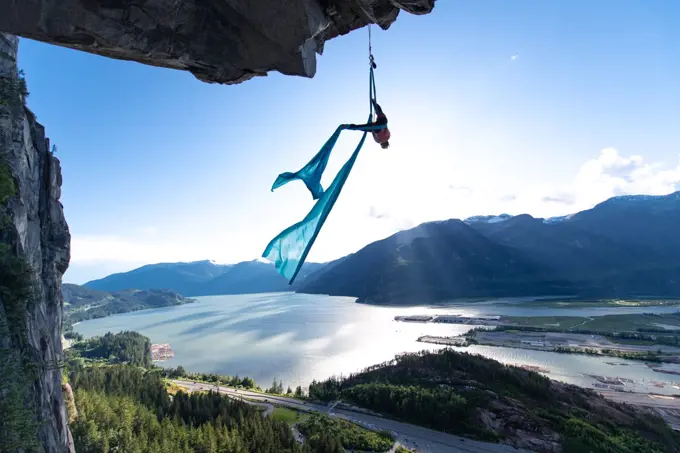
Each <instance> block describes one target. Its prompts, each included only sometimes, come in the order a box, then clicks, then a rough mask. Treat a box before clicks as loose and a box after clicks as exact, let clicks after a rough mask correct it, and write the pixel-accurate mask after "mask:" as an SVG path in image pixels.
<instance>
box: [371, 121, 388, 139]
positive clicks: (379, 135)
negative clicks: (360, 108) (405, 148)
mask: <svg viewBox="0 0 680 453" xmlns="http://www.w3.org/2000/svg"><path fill="white" fill-rule="evenodd" d="M381 120H382V121H381ZM381 123H382V124H385V129H380V130H378V131H373V140H375V141H376V142H378V143H385V142H386V141H388V140H389V139H390V130H389V129H388V128H387V117H386V116H385V114H382V115H378V118H376V121H375V123H374V124H381Z"/></svg>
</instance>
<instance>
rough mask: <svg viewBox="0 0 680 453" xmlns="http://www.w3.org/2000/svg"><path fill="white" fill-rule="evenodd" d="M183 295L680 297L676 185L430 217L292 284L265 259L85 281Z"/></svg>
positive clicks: (381, 299) (419, 299) (311, 266)
mask: <svg viewBox="0 0 680 453" xmlns="http://www.w3.org/2000/svg"><path fill="white" fill-rule="evenodd" d="M86 286H87V287H90V288H96V289H102V290H107V291H116V290H121V289H126V288H138V289H149V288H169V289H173V290H175V291H177V292H179V293H181V294H183V295H185V296H200V295H209V294H242V293H256V292H274V291H290V290H291V289H293V290H295V291H298V292H304V293H312V294H329V295H337V296H353V297H357V298H358V299H359V301H360V302H367V303H394V304H408V305H417V304H420V303H429V302H436V301H441V300H446V299H453V298H471V297H501V296H507V297H510V296H548V295H576V296H584V297H603V298H605V297H624V296H640V297H644V296H661V297H680V192H676V193H673V194H670V195H664V196H648V195H636V196H620V197H613V198H610V199H608V200H606V201H604V202H602V203H600V204H598V205H597V206H595V207H594V208H592V209H589V210H586V211H581V212H578V213H576V214H572V215H568V216H563V217H553V218H548V219H544V218H534V217H532V216H530V215H527V214H523V215H517V216H512V215H508V214H502V215H499V216H476V217H470V218H468V219H465V220H456V219H452V220H445V221H440V222H428V223H424V224H422V225H419V226H417V227H415V228H412V229H410V230H405V231H400V232H398V233H396V234H394V235H392V236H390V237H388V238H385V239H382V240H380V241H376V242H374V243H371V244H369V245H367V246H366V247H364V248H362V249H361V250H359V251H357V252H356V253H353V254H351V255H347V256H345V257H343V258H340V259H338V260H335V261H332V262H329V263H324V264H318V263H306V264H305V265H304V266H303V268H302V271H301V273H300V276H299V277H298V280H297V281H296V283H295V285H294V286H293V287H292V288H291V287H290V286H288V284H287V282H286V280H285V279H284V278H283V277H281V276H280V275H279V274H278V273H277V272H276V270H275V269H274V267H273V265H272V264H271V263H265V262H261V261H251V262H245V263H239V264H235V265H216V264H214V263H212V262H210V261H198V262H193V263H164V264H154V265H149V266H144V267H141V268H139V269H135V270H133V271H130V272H126V273H121V274H114V275H111V276H108V277H106V278H103V279H101V280H96V281H92V282H88V283H86Z"/></svg>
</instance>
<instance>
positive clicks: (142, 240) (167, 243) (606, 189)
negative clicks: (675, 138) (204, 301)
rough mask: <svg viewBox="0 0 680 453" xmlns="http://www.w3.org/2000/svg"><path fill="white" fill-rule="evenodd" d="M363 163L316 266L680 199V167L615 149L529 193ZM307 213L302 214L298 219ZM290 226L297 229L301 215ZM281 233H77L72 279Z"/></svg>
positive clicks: (243, 253) (441, 173)
mask: <svg viewBox="0 0 680 453" xmlns="http://www.w3.org/2000/svg"><path fill="white" fill-rule="evenodd" d="M421 157H422V154H421ZM364 160H365V161H367V162H366V163H367V164H368V165H364V167H363V170H364V171H363V173H364V175H361V173H362V172H361V171H358V172H357V173H358V174H356V175H353V176H354V181H355V182H354V183H353V184H351V185H349V186H348V187H347V188H346V189H345V190H344V191H343V196H342V197H341V198H340V200H339V202H338V204H337V205H336V209H335V210H334V213H333V215H332V216H331V217H330V220H329V222H328V223H326V225H324V228H323V232H322V234H321V235H320V236H319V238H318V240H317V242H316V244H315V246H314V248H313V249H312V251H311V253H310V256H309V259H310V261H326V260H331V259H335V258H338V257H340V256H342V255H345V254H347V253H352V252H354V251H356V250H357V249H359V248H361V247H363V246H365V245H366V244H368V243H370V242H373V241H376V240H379V239H382V238H384V237H386V236H388V235H390V234H392V233H394V232H396V231H398V230H402V229H407V228H410V227H413V226H415V225H417V224H420V223H423V222H427V221H432V220H442V219H448V218H466V217H470V216H473V215H488V214H500V213H509V214H522V213H529V214H531V215H533V216H535V217H549V216H556V215H565V214H570V213H573V212H577V211H581V210H584V209H589V208H591V207H593V206H594V205H595V204H597V203H599V202H601V201H604V200H605V199H607V198H610V197H612V196H616V195H623V194H651V195H654V194H667V193H671V192H674V191H676V190H680V159H679V160H678V164H677V165H676V166H670V167H669V166H668V165H663V164H661V163H649V162H647V161H645V159H644V158H643V157H642V156H639V155H632V156H625V155H621V154H619V152H618V151H617V150H616V149H613V148H607V149H603V150H602V151H601V152H600V153H599V154H598V155H597V156H596V157H595V158H593V159H590V160H588V161H587V162H585V163H584V164H583V165H582V166H581V167H580V169H579V170H578V171H577V172H576V174H575V175H574V177H573V179H572V181H571V182H570V183H568V184H565V185H562V186H545V187H530V188H529V189H524V190H522V189H521V187H513V186H507V185H506V186H502V189H501V190H499V185H498V184H493V181H488V180H483V179H480V180H472V178H467V179H466V178H465V174H463V173H461V174H457V175H452V174H451V172H450V171H449V170H448V169H447V168H446V167H445V166H439V167H437V166H435V167H432V166H431V165H430V164H429V163H428V162H429V161H430V159H427V158H423V159H416V158H415V156H412V155H408V154H405V153H404V154H401V153H399V154H397V153H394V154H392V155H390V156H389V160H388V158H387V156H385V157H382V156H380V155H378V154H376V155H373V156H370V155H367V156H366V157H365V158H364ZM372 160H373V161H374V162H371V161H372ZM371 163H372V164H373V165H371ZM464 169H465V167H462V169H461V172H464ZM403 175H409V178H405V177H404V176H403ZM405 181H406V182H405ZM452 181H454V182H455V183H454V182H452ZM357 200H358V201H357ZM368 203H370V204H368ZM309 207H310V205H309V204H305V205H304V208H300V209H298V208H297V207H296V211H297V210H299V216H300V218H302V216H303V215H304V214H306V212H307V209H308V208H309ZM291 219H292V220H291V221H293V220H297V214H296V215H294V216H291ZM275 230H278V228H275V229H272V228H269V229H268V230H263V229H262V228H257V225H253V224H249V226H248V229H246V230H243V229H241V230H238V229H236V230H234V229H226V230H225V229H222V228H220V227H219V226H217V227H216V229H214V230H210V229H203V230H201V232H200V233H198V232H196V231H187V232H180V233H181V234H180V233H178V234H180V235H179V236H164V237H163V238H161V237H159V235H158V234H156V230H155V228H149V227H147V228H140V230H139V231H138V232H137V235H134V236H131V235H129V236H96V235H95V236H81V235H78V234H74V236H73V239H72V247H71V249H72V260H71V261H72V262H73V263H74V265H76V266H77V267H78V272H76V269H74V272H73V274H74V278H76V273H80V269H81V268H84V267H85V266H90V267H92V268H97V267H101V266H104V265H106V266H110V265H112V263H116V269H120V270H124V268H127V269H132V268H134V267H137V266H139V265H142V264H148V263H157V262H174V261H194V260H203V259H214V260H217V261H218V262H221V263H225V262H230V263H233V262H236V261H244V260H252V259H256V258H257V257H258V255H259V253H260V251H261V250H262V249H263V247H264V244H266V242H267V241H268V240H269V239H270V238H271V237H270V234H272V231H275ZM276 232H278V231H276Z"/></svg>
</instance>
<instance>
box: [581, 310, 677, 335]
mask: <svg viewBox="0 0 680 453" xmlns="http://www.w3.org/2000/svg"><path fill="white" fill-rule="evenodd" d="M657 324H664V325H668V326H676V327H679V328H680V313H667V314H661V315H653V314H634V315H606V316H598V317H596V318H593V319H592V320H591V321H588V322H586V323H585V324H584V325H583V328H584V329H590V330H599V331H607V332H623V331H636V330H638V329H642V330H649V329H652V330H658V329H659V326H658V325H657ZM669 333H672V331H669Z"/></svg>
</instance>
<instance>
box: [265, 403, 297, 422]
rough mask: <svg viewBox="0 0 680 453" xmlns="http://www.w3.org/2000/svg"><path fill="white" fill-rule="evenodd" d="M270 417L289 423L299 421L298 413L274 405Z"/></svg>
mask: <svg viewBox="0 0 680 453" xmlns="http://www.w3.org/2000/svg"><path fill="white" fill-rule="evenodd" d="M271 417H272V418H273V419H274V420H278V421H281V422H285V423H288V424H291V425H292V424H293V423H297V422H298V421H300V413H299V412H297V411H294V410H292V409H288V408H286V407H275V408H274V412H272V415H271Z"/></svg>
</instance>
